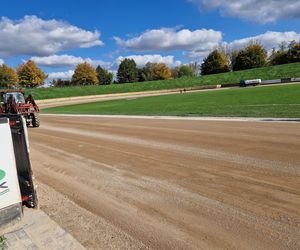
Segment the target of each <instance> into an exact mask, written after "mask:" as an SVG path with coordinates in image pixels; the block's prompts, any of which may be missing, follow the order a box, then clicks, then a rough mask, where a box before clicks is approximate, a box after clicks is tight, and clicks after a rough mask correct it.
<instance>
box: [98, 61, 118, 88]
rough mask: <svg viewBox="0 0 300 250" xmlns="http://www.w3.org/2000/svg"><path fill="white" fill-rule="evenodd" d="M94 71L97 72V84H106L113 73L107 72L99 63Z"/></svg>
mask: <svg viewBox="0 0 300 250" xmlns="http://www.w3.org/2000/svg"><path fill="white" fill-rule="evenodd" d="M96 73H97V78H98V81H99V84H102V85H108V84H111V83H112V80H113V78H114V74H113V73H111V72H109V71H108V70H107V69H104V68H102V67H101V66H100V65H99V66H98V67H97V68H96Z"/></svg>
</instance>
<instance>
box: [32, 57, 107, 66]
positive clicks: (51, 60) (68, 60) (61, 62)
mask: <svg viewBox="0 0 300 250" xmlns="http://www.w3.org/2000/svg"><path fill="white" fill-rule="evenodd" d="M30 60H32V61H34V62H35V63H37V64H38V65H39V66H46V67H53V68H56V67H71V66H76V65H77V64H79V63H84V62H87V63H90V64H92V65H93V66H94V67H96V66H98V65H101V66H102V67H105V68H109V66H110V63H108V62H103V61H101V60H93V59H91V58H82V57H76V56H72V55H52V56H43V57H37V56H34V57H31V58H30Z"/></svg>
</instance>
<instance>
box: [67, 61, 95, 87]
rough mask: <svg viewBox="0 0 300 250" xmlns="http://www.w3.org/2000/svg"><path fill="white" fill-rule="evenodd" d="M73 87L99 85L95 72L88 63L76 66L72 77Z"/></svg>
mask: <svg viewBox="0 0 300 250" xmlns="http://www.w3.org/2000/svg"><path fill="white" fill-rule="evenodd" d="M72 84H73V85H96V84H99V80H98V78H97V73H96V70H95V69H94V68H93V66H92V65H91V64H89V63H86V62H85V63H80V64H78V65H77V67H76V69H75V72H74V74H73V76H72Z"/></svg>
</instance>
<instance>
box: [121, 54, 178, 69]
mask: <svg viewBox="0 0 300 250" xmlns="http://www.w3.org/2000/svg"><path fill="white" fill-rule="evenodd" d="M125 58H130V59H133V60H134V61H135V63H136V64H137V66H138V67H143V66H145V64H146V63H148V62H151V63H165V64H167V65H168V66H170V67H172V66H175V65H180V64H181V62H180V61H174V56H161V55H131V56H126V57H123V56H120V57H118V58H117V60H116V63H117V65H119V64H120V63H121V61H122V60H124V59H125Z"/></svg>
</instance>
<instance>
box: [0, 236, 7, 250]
mask: <svg viewBox="0 0 300 250" xmlns="http://www.w3.org/2000/svg"><path fill="white" fill-rule="evenodd" d="M5 246H6V244H5V237H4V236H0V250H3V249H5Z"/></svg>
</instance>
